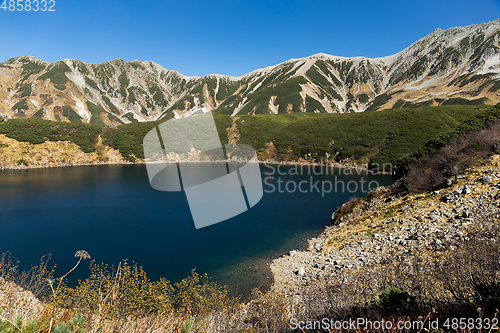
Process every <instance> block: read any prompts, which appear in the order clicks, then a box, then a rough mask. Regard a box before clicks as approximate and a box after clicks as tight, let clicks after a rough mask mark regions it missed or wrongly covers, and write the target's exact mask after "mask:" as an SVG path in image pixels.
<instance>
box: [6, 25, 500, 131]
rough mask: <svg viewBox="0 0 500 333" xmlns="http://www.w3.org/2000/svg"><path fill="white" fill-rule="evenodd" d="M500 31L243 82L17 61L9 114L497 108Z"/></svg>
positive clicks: (115, 66) (91, 117)
mask: <svg viewBox="0 0 500 333" xmlns="http://www.w3.org/2000/svg"><path fill="white" fill-rule="evenodd" d="M499 28H500V20H496V21H492V22H489V23H485V24H480V25H471V26H467V27H458V28H450V29H447V30H440V29H436V30H435V31H434V32H432V33H430V34H429V35H427V36H425V37H424V38H422V39H420V40H418V41H416V42H415V43H413V44H412V45H411V46H409V47H408V48H406V49H405V50H403V51H401V52H399V53H397V54H395V55H392V56H388V57H383V58H375V59H370V58H365V57H352V58H346V57H337V56H331V55H327V54H316V55H312V56H310V57H306V58H302V59H291V60H288V61H286V62H284V63H281V64H278V65H275V66H270V67H267V68H263V69H258V70H255V71H253V72H251V73H248V74H245V75H243V76H241V77H231V76H224V75H208V76H205V77H187V76H184V75H182V74H180V73H178V72H176V71H174V70H167V69H165V68H163V67H162V66H160V65H158V64H156V63H154V62H151V61H144V62H142V61H132V62H125V61H123V60H121V59H117V60H113V61H110V62H107V63H101V64H87V63H83V62H80V61H78V60H71V59H66V60H62V61H59V62H56V63H48V62H45V61H43V60H40V59H36V58H34V57H30V56H24V57H16V58H12V59H9V60H7V61H5V62H4V63H0V115H1V116H3V117H4V118H8V119H10V118H39V119H48V120H56V121H71V122H82V123H93V124H97V125H101V126H102V125H105V126H117V125H119V124H123V123H130V122H137V121H139V122H143V121H151V120H158V119H160V118H163V117H165V116H167V117H173V116H174V115H175V116H177V117H181V116H189V115H191V114H194V113H196V112H201V111H203V112H206V111H209V110H216V111H217V112H219V113H222V114H227V115H233V116H235V115H249V114H251V115H254V114H277V113H280V114H287V113H300V112H311V113H347V112H361V111H372V110H380V109H390V108H418V107H423V106H435V105H457V104H460V105H467V104H468V105H471V104H472V105H478V104H496V103H497V102H499V101H500V96H499V93H498V90H499V89H500V76H499V73H500V51H499V50H500V46H499V36H500V29H499ZM200 110H201V111H200Z"/></svg>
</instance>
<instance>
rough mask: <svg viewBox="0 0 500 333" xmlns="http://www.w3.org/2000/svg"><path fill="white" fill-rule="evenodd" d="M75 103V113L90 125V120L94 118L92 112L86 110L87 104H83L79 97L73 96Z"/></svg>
mask: <svg viewBox="0 0 500 333" xmlns="http://www.w3.org/2000/svg"><path fill="white" fill-rule="evenodd" d="M72 97H73V99H74V101H75V109H76V110H75V111H76V113H78V115H79V116H80V117H81V118H82V119H85V122H86V123H89V122H90V118H91V117H92V115H91V113H90V111H88V110H87V109H86V108H85V104H83V102H82V101H81V100H80V99H78V97H76V96H75V95H73V96H72Z"/></svg>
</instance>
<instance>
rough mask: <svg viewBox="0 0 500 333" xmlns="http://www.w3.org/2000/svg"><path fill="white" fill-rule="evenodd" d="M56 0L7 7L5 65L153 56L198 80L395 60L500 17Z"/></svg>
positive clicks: (399, 7) (449, 5) (484, 4)
mask: <svg viewBox="0 0 500 333" xmlns="http://www.w3.org/2000/svg"><path fill="white" fill-rule="evenodd" d="M16 1H17V0H16ZM0 2H3V0H0ZM7 2H8V1H7ZM55 3H56V4H55V7H54V8H55V12H40V11H39V12H9V11H8V10H7V11H4V10H3V9H2V10H0V32H1V36H2V37H1V41H2V46H1V48H0V61H4V60H6V59H9V58H12V57H15V56H20V55H32V56H35V57H37V58H40V59H43V60H46V61H58V60H61V59H66V58H73V59H78V60H81V61H84V62H105V61H109V60H112V59H116V58H122V59H124V60H125V61H131V60H143V61H144V60H151V61H154V62H157V63H159V64H160V65H162V66H163V67H165V68H167V69H174V70H177V71H179V72H180V73H182V74H185V75H189V76H193V75H197V76H203V75H207V74H213V73H217V74H227V75H234V76H239V75H243V74H245V73H248V72H250V71H252V70H254V69H257V68H262V67H266V66H271V65H275V64H277V63H280V62H283V61H286V60H288V59H290V58H301V57H305V56H309V55H312V54H315V53H319V52H323V53H328V54H332V55H338V56H367V57H382V56H387V55H391V54H394V53H397V52H399V51H401V50H402V49H404V48H406V47H408V46H409V45H410V44H411V43H413V42H414V41H416V40H417V39H419V38H422V37H424V36H425V35H426V34H428V33H430V32H432V31H433V30H434V29H436V28H441V29H447V28H449V27H452V26H464V25H469V24H478V23H485V22H488V21H492V20H495V19H498V18H500V0H475V1H470V0H454V1H439V0H438V1H427V0H426V1H401V0H397V1H393V0H389V1H365V0H350V1H333V0H330V1H314V0H312V1H302V0H301V1H298V0H287V1H281V0H278V1H273V0H267V1H261V0H251V1H246V0H245V1H238V0H210V1H198V0H195V1H191V0H179V1H177V0H175V1H168V0H167V1H127V0H120V1H116V0H113V1H97V0H86V1H81V0H55Z"/></svg>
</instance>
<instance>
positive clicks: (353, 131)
mask: <svg viewBox="0 0 500 333" xmlns="http://www.w3.org/2000/svg"><path fill="white" fill-rule="evenodd" d="M490 108H491V107H490V106H436V107H426V108H421V109H413V110H406V109H392V110H383V111H381V112H364V113H356V114H314V113H294V114H279V115H256V116H251V115H245V116H240V117H230V116H228V115H223V114H214V119H215V122H216V125H217V128H218V131H219V136H220V138H221V140H222V142H223V143H225V142H230V143H239V144H248V145H250V146H252V147H253V148H254V149H256V150H257V156H258V158H259V160H260V161H267V160H273V161H275V162H308V163H341V164H343V165H346V166H349V165H356V166H361V167H365V168H371V169H377V168H384V164H385V165H386V166H385V168H386V169H390V166H391V165H392V166H395V165H396V164H397V163H398V160H399V159H400V158H402V157H403V156H405V155H407V154H411V153H413V152H415V151H416V150H418V148H419V147H421V146H422V145H423V144H425V143H426V142H427V141H428V140H430V139H432V138H433V137H435V136H436V135H438V134H441V133H444V132H446V131H448V130H451V129H454V128H456V127H457V126H458V125H459V124H461V123H462V122H464V121H466V120H467V119H469V118H471V117H473V116H476V115H480V114H483V113H484V112H485V110H488V109H490ZM163 121H164V120H158V121H151V122H143V123H139V122H136V123H130V124H124V125H120V126H118V127H117V128H107V127H103V128H101V127H100V126H97V125H94V124H75V123H64V122H53V121H48V120H41V119H10V120H7V121H4V122H3V123H0V142H1V143H0V167H4V168H16V167H18V166H21V165H24V166H26V165H27V166H29V167H43V166H58V165H74V164H95V163H122V162H123V161H129V162H135V161H139V162H142V161H144V152H143V148H142V142H143V139H144V136H145V135H146V134H147V133H148V132H149V131H150V130H151V129H152V128H154V127H155V126H157V125H158V124H160V123H161V122H163ZM70 142H71V144H70ZM49 146H50V147H49ZM120 155H121V156H120ZM386 171H390V170H386Z"/></svg>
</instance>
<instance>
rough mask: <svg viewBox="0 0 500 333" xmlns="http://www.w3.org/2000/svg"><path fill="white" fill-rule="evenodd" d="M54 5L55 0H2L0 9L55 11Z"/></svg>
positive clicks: (12, 10) (10, 10) (11, 10)
mask: <svg viewBox="0 0 500 333" xmlns="http://www.w3.org/2000/svg"><path fill="white" fill-rule="evenodd" d="M0 1H1V0H0ZM55 7H56V2H55V0H49V1H47V0H3V2H2V5H1V6H0V9H3V10H4V12H6V11H9V12H15V11H17V12H22V11H25V12H31V11H33V12H38V11H41V12H55V11H56V9H55Z"/></svg>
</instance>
